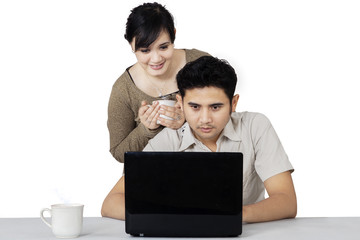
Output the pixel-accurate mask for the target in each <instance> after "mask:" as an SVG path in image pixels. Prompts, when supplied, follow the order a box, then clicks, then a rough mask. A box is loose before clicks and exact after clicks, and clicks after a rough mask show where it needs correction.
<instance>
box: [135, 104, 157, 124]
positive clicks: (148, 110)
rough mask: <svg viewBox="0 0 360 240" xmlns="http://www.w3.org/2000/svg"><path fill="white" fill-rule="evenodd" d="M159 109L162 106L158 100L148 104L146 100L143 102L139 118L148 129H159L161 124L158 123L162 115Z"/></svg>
mask: <svg viewBox="0 0 360 240" xmlns="http://www.w3.org/2000/svg"><path fill="white" fill-rule="evenodd" d="M159 109H160V106H159V103H158V102H157V101H155V102H153V104H152V105H148V104H147V102H146V101H142V102H141V107H140V108H139V118H140V121H141V123H142V124H143V125H144V126H145V127H147V128H148V129H157V128H158V127H159V126H160V125H159V124H157V123H156V121H157V120H158V117H159V115H160V113H159Z"/></svg>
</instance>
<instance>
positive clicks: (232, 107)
mask: <svg viewBox="0 0 360 240" xmlns="http://www.w3.org/2000/svg"><path fill="white" fill-rule="evenodd" d="M239 97H240V96H239V94H236V95H234V96H233V98H232V101H231V112H235V111H236V106H237V103H238V101H239Z"/></svg>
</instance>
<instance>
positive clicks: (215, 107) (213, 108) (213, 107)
mask: <svg viewBox="0 0 360 240" xmlns="http://www.w3.org/2000/svg"><path fill="white" fill-rule="evenodd" d="M211 108H212V110H214V111H217V110H219V109H220V106H212V107H211Z"/></svg>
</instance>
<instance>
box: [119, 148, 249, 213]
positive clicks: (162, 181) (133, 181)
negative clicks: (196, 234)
mask: <svg viewBox="0 0 360 240" xmlns="http://www.w3.org/2000/svg"><path fill="white" fill-rule="evenodd" d="M125 192H126V194H125V196H126V210H127V211H129V213H131V214H191V215H194V214H195V215H197V214H202V215H204V214H205V215H234V214H239V213H240V212H241V210H242V154H241V153H206V152H129V153H126V157H125Z"/></svg>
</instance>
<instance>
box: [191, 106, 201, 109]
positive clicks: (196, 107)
mask: <svg viewBox="0 0 360 240" xmlns="http://www.w3.org/2000/svg"><path fill="white" fill-rule="evenodd" d="M191 108H192V109H193V110H198V109H199V106H196V105H192V106H191Z"/></svg>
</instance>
